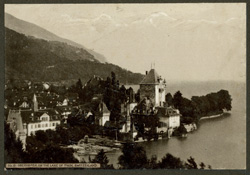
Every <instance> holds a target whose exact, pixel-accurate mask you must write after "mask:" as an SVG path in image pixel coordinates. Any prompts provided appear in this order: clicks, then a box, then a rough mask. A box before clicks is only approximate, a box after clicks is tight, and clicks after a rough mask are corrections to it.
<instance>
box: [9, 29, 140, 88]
mask: <svg viewBox="0 0 250 175" xmlns="http://www.w3.org/2000/svg"><path fill="white" fill-rule="evenodd" d="M111 71H113V72H115V74H116V77H117V79H118V80H120V82H121V83H128V84H138V83H139V82H140V81H141V80H142V78H143V75H141V74H138V73H132V72H130V71H127V70H125V69H122V68H121V67H119V66H116V65H113V64H109V63H100V62H99V61H98V60H96V59H95V58H94V56H93V55H91V54H90V53H89V52H87V51H86V50H84V49H80V48H77V47H74V46H71V45H68V44H66V43H62V42H58V41H48V40H43V39H37V38H35V37H30V36H26V35H24V34H20V33H17V32H15V31H13V30H11V29H8V28H5V76H6V77H5V78H6V79H26V80H33V81H49V82H55V81H72V80H76V79H78V78H80V79H81V80H82V82H87V81H88V80H89V79H90V78H91V77H93V76H94V75H96V76H99V77H102V78H104V79H106V77H108V76H110V73H111Z"/></svg>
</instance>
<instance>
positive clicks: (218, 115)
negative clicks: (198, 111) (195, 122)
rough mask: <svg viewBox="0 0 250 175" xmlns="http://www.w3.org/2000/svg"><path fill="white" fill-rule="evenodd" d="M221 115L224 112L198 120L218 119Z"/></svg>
mask: <svg viewBox="0 0 250 175" xmlns="http://www.w3.org/2000/svg"><path fill="white" fill-rule="evenodd" d="M223 114H224V112H222V113H221V114H216V115H210V116H204V117H201V118H200V120H204V119H211V118H218V117H220V116H222V115H223Z"/></svg>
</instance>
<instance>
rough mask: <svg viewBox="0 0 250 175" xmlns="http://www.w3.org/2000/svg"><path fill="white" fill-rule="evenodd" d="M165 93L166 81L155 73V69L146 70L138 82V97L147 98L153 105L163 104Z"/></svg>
mask: <svg viewBox="0 0 250 175" xmlns="http://www.w3.org/2000/svg"><path fill="white" fill-rule="evenodd" d="M165 95H166V82H165V81H164V80H163V79H162V78H161V76H159V75H158V74H157V72H156V71H155V69H151V70H150V71H149V72H146V76H145V77H144V79H143V80H142V81H141V83H140V99H141V100H143V99H144V98H146V99H149V100H150V101H151V102H152V103H153V105H154V107H156V106H164V102H165Z"/></svg>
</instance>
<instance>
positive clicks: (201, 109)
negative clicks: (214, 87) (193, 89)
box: [173, 90, 232, 123]
mask: <svg viewBox="0 0 250 175" xmlns="http://www.w3.org/2000/svg"><path fill="white" fill-rule="evenodd" d="M231 102H232V99H231V96H230V95H229V92H228V91H226V90H220V91H218V92H216V93H210V94H207V95H205V96H200V97H199V96H193V97H192V98H191V100H189V99H187V98H184V97H182V94H181V92H180V91H177V92H176V93H175V95H174V98H173V104H174V106H175V108H177V109H179V110H180V113H181V114H182V117H181V122H182V123H192V122H198V120H199V119H200V117H203V116H209V115H216V114H221V113H223V110H231V108H232V106H231Z"/></svg>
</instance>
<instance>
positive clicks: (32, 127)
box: [27, 113, 60, 136]
mask: <svg viewBox="0 0 250 175" xmlns="http://www.w3.org/2000/svg"><path fill="white" fill-rule="evenodd" d="M36 115H37V114H36ZM31 117H34V114H33V113H32V114H31ZM59 124H60V120H59V118H54V119H53V118H52V117H51V116H49V115H48V114H47V113H43V114H42V115H40V117H39V115H38V116H37V118H36V120H31V121H30V122H29V123H27V135H28V136H30V135H31V134H34V135H35V133H36V132H37V131H45V130H48V129H51V130H55V129H56V126H57V125H59Z"/></svg>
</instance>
